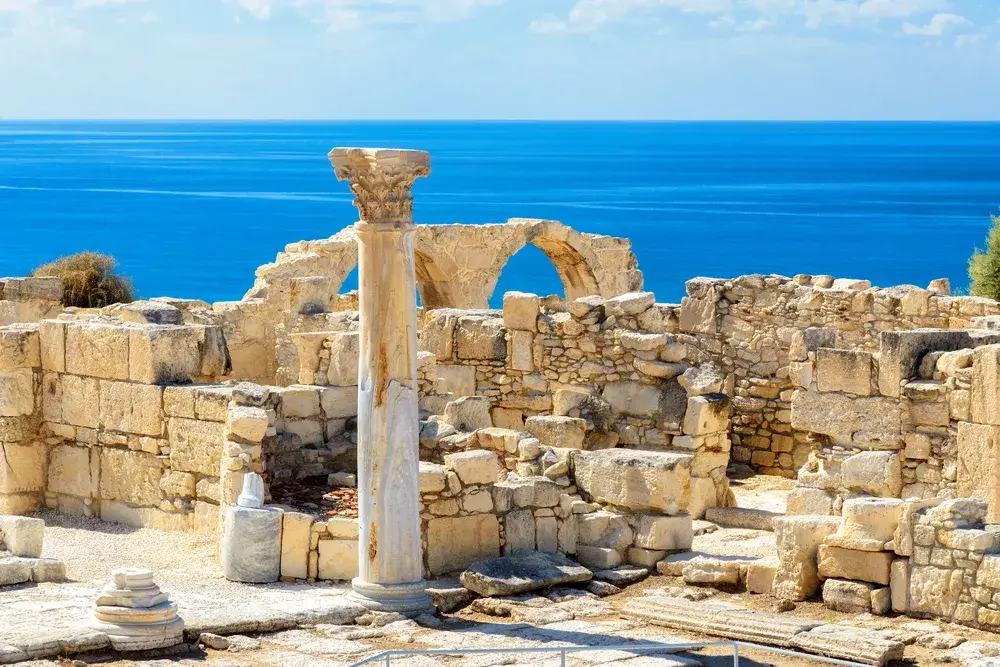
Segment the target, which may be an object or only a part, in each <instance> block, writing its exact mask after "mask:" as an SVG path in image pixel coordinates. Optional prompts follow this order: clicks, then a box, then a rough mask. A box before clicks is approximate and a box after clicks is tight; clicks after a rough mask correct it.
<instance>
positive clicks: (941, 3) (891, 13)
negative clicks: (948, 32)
mask: <svg viewBox="0 0 1000 667" xmlns="http://www.w3.org/2000/svg"><path fill="white" fill-rule="evenodd" d="M949 7H950V5H949V4H948V0H866V1H865V2H864V3H862V4H861V6H860V7H858V16H872V17H875V18H888V19H905V18H908V17H910V16H913V15H915V14H925V13H928V12H935V11H939V10H945V9H948V8H949Z"/></svg>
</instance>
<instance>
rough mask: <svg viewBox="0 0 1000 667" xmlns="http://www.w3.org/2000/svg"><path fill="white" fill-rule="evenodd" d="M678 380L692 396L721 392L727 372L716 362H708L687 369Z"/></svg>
mask: <svg viewBox="0 0 1000 667" xmlns="http://www.w3.org/2000/svg"><path fill="white" fill-rule="evenodd" d="M677 382H678V383H679V384H680V386H681V387H683V388H684V389H685V390H686V391H687V393H688V395H690V396H704V395H706V394H720V393H722V391H723V389H724V387H725V385H726V373H725V372H724V371H723V370H722V369H721V368H719V367H718V366H717V365H716V364H715V363H712V362H708V363H704V364H701V365H699V366H692V367H691V368H689V369H687V370H686V371H684V373H682V374H681V376H680V377H679V378H677Z"/></svg>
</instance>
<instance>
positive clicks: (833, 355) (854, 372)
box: [815, 347, 872, 396]
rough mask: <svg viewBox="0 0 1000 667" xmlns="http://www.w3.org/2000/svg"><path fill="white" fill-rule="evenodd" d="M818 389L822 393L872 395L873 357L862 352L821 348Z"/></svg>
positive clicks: (818, 360) (817, 365)
mask: <svg viewBox="0 0 1000 667" xmlns="http://www.w3.org/2000/svg"><path fill="white" fill-rule="evenodd" d="M815 377H816V388H817V389H818V390H819V391H822V392H832V391H839V392H846V393H848V394H854V395H856V396H870V395H871V393H872V355H871V354H870V353H868V352H863V351H861V350H838V349H831V348H826V347H821V348H820V349H819V350H817V351H816V376H815Z"/></svg>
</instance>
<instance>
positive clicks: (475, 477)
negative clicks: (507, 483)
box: [444, 450, 501, 484]
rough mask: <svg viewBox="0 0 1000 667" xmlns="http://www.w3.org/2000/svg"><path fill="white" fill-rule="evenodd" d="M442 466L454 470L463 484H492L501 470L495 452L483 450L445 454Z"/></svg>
mask: <svg viewBox="0 0 1000 667" xmlns="http://www.w3.org/2000/svg"><path fill="white" fill-rule="evenodd" d="M444 467H445V468H446V469H449V470H454V471H455V474H457V475H458V478H459V479H460V480H462V483H463V484H493V483H495V482H496V481H497V478H498V477H499V475H500V470H501V466H500V460H499V459H498V458H497V455H496V453H494V452H488V451H485V450H475V451H469V452H459V453H457V454H445V457H444Z"/></svg>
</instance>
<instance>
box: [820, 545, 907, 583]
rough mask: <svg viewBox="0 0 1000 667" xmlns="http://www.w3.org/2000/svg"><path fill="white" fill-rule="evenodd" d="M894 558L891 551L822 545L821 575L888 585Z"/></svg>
mask: <svg viewBox="0 0 1000 667" xmlns="http://www.w3.org/2000/svg"><path fill="white" fill-rule="evenodd" d="M892 558H893V554H892V552H891V551H857V550H855V549H841V548H840V547H829V546H823V545H821V546H820V548H819V576H820V577H823V578H841V579H856V580H859V581H869V582H871V583H874V584H881V585H883V586H888V585H889V568H890V567H891V566H892Z"/></svg>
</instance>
